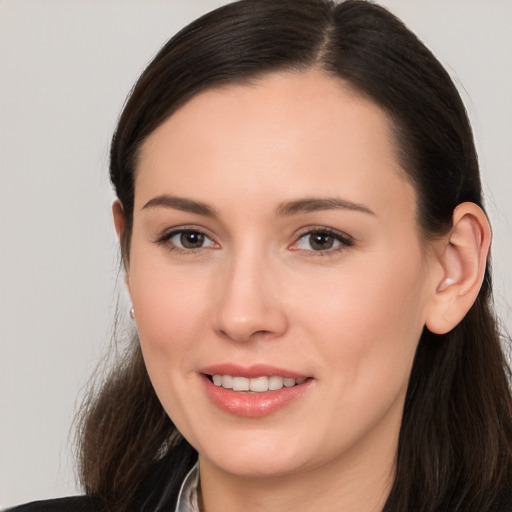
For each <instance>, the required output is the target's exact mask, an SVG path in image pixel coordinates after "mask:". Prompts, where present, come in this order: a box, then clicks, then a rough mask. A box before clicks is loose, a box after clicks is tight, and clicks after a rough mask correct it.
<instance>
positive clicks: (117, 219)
mask: <svg viewBox="0 0 512 512" xmlns="http://www.w3.org/2000/svg"><path fill="white" fill-rule="evenodd" d="M112 216H113V217H114V227H115V230H116V233H117V238H118V239H119V241H121V236H122V234H123V232H124V228H125V224H126V221H125V216H124V209H123V205H122V204H121V201H119V199H116V200H115V201H114V202H113V203H112ZM123 265H124V269H125V279H124V281H125V285H126V290H127V292H128V295H129V296H130V283H129V280H128V261H127V259H126V257H125V255H123ZM130 301H131V297H130Z"/></svg>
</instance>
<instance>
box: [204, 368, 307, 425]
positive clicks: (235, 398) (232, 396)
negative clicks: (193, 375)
mask: <svg viewBox="0 0 512 512" xmlns="http://www.w3.org/2000/svg"><path fill="white" fill-rule="evenodd" d="M211 375H233V376H239V377H246V378H249V379H250V378H256V377H261V376H268V377H270V376H273V375H276V376H280V377H285V378H286V377H289V378H293V379H306V380H305V381H304V382H303V383H301V384H298V385H296V386H293V387H290V388H286V387H283V388H281V389H278V390H275V391H265V392H263V393H252V392H245V391H233V390H232V389H224V388H223V387H221V386H216V385H215V384H213V382H211V380H210V378H209V376H211ZM200 376H201V378H202V382H203V385H204V386H205V390H206V393H207V395H208V396H209V398H210V400H211V401H212V402H213V403H214V404H215V405H217V406H218V407H219V408H221V409H222V410H224V411H226V412H228V413H231V414H234V415H236V416H244V417H249V418H257V417H261V416H266V415H269V414H272V413H273V412H275V411H277V410H279V409H281V408H282V407H284V406H285V405H287V404H289V403H290V402H293V401H295V400H297V399H299V398H300V397H302V395H304V393H305V392H306V391H307V390H308V389H309V388H310V387H311V385H312V384H313V379H311V378H307V376H306V375H301V374H299V373H296V372H293V371H290V370H286V369H284V368H277V367H275V366H268V365H253V366H250V367H241V366H237V365H233V364H221V365H214V366H209V367H205V368H202V369H201V370H200Z"/></svg>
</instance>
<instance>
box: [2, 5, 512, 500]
mask: <svg viewBox="0 0 512 512" xmlns="http://www.w3.org/2000/svg"><path fill="white" fill-rule="evenodd" d="M222 3H225V2H223V1H221V0H218V1H216V0H187V1H174V0H166V1H163V0H102V1H101V2H100V1H92V0H87V1H86V0H3V1H2V0H0V506H7V505H11V504H15V503H19V502H24V501H28V500H33V499H40V498H47V497H54V496H60V495H67V494H71V493H76V492H79V491H78V487H77V485H76V483H75V478H74V473H73V463H72V457H71V442H70V438H72V435H73V432H72V428H71V422H72V418H73V414H74V411H75V408H76V403H77V402H76V400H77V396H79V395H80V392H81V390H82V389H83V386H84V385H85V383H86V382H87V379H88V376H89V375H90V373H91V371H92V370H93V368H94V367H95V365H96V363H97V362H98V360H99V359H100V358H101V357H102V356H103V354H105V351H106V347H107V346H108V344H109V337H110V332H111V328H112V323H113V322H112V318H113V313H114V310H115V304H116V301H117V297H118V295H119V293H120V291H119V289H120V288H122V286H120V285H119V281H122V279H118V271H117V268H118V253H117V246H116V242H115V237H114V232H113V228H112V226H111V221H110V203H111V201H112V198H113V196H112V192H111V191H110V187H109V183H108V178H107V153H108V144H109V138H110V135H111V132H112V130H113V128H114V126H115V121H116V118H117V115H118V113H119V111H120V109H121V107H122V104H123V101H124V98H125V96H126V94H127V92H128V91H129V89H130V87H131V85H132V83H133V82H134V81H135V79H136V78H137V76H138V75H139V73H140V72H141V71H142V69H143V68H144V66H145V64H146V63H147V62H148V61H149V59H150V58H151V57H152V55H154V53H155V52H156V51H157V50H158V48H159V47H160V46H161V44H162V43H163V42H164V41H165V40H167V39H168V38H169V37H170V36H171V35H172V34H173V33H174V32H176V31H177V30H178V29H179V28H181V27H182V26H183V25H184V24H186V23H187V22H189V21H191V20H192V19H194V18H195V17H197V16H198V15H199V14H202V13H203V12H205V11H207V10H209V9H210V8H213V7H215V6H217V5H220V4H222ZM382 3H383V4H384V5H387V6H388V7H390V8H391V9H392V10H393V11H394V12H396V13H397V14H398V15H399V16H401V17H402V18H403V19H404V21H406V23H407V24H409V26H410V27H411V28H412V29H413V30H415V31H416V32H417V33H418V35H419V36H420V37H421V38H422V39H423V40H424V41H425V42H426V43H427V44H428V45H429V46H430V47H431V49H432V50H433V51H434V53H435V54H436V55H437V56H438V57H439V58H440V60H441V62H443V64H445V65H446V66H447V68H448V70H449V72H450V73H451V74H452V76H453V77H454V79H455V81H456V82H457V84H458V85H459V89H460V90H461V93H462V96H463V99H464V101H465V102H466V105H467V108H468V110H469V112H470V116H471V119H472V121H473V127H474V130H475V135H476V141H477V145H478V149H479V152H480V159H481V164H482V171H483V176H484V182H485V192H486V196H487V207H488V211H489V214H490V217H491V220H492V223H493V226H494V233H495V239H494V249H493V251H494V261H495V278H496V302H497V308H498V310H499V311H500V313H501V316H502V318H503V321H504V324H505V325H506V326H507V328H508V330H509V331H510V330H512V313H511V308H510V304H511V303H512V292H511V290H512V272H511V271H510V262H512V228H511V220H512V201H511V198H512V176H511V162H512V154H511V152H512V150H511V147H512V96H511V93H510V91H512V31H511V20H512V1H511V0H488V1H483V0H414V1H410V0H387V1H383V2H382ZM460 84H464V87H462V85H460ZM121 295H122V291H121ZM126 308H127V303H126V300H125V299H123V298H121V309H122V310H123V311H125V309H126ZM125 316H126V315H125ZM70 433H71V434H70Z"/></svg>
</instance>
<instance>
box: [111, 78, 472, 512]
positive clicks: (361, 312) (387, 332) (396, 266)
mask: <svg viewBox="0 0 512 512" xmlns="http://www.w3.org/2000/svg"><path fill="white" fill-rule="evenodd" d="M162 195H169V196H173V197H179V198H185V199H187V200H190V201H195V202H200V203H203V204H205V205H207V206H208V207H209V208H210V209H211V210H212V211H214V212H215V215H214V216H213V215H205V214H204V213H205V212H203V213H201V212H190V211H183V210H182V209H181V207H176V205H174V206H171V205H169V204H167V205H162V204H160V205H155V204H153V205H152V206H150V205H149V206H147V205H148V202H150V201H151V200H154V199H155V198H157V197H161V196H162ZM324 198H329V199H335V200H341V201H345V202H348V203H350V205H352V206H351V207H350V208H346V207H336V208H333V207H332V204H331V207H329V205H327V206H326V205H323V207H322V208H320V209H316V210H314V211H287V212H283V205H284V204H288V203H290V202H294V201H301V200H304V199H324ZM153 203H154V202H153ZM353 205H357V206H358V208H354V207H353ZM345 206H346V205H345ZM114 215H115V219H116V226H117V229H118V232H120V231H122V227H123V218H122V209H121V208H120V205H119V204H117V207H114ZM460 217H461V218H467V217H468V216H467V215H466V213H465V212H460ZM416 219H417V211H416V196H415V191H414V188H413V187H412V186H411V184H410V183H409V182H408V181H407V179H406V178H404V173H403V171H402V170H401V169H400V167H399V164H398V162H397V157H396V154H395V151H394V145H393V138H392V135H391V129H390V125H389V122H388V119H387V117H386V115H385V114H384V113H383V111H382V110H381V109H380V108H378V107H377V106H375V105H374V104H373V103H371V102H369V101H367V100H365V99H362V98H361V97H359V96H358V95H356V94H354V93H353V92H352V91H351V90H350V89H348V88H347V87H346V86H345V85H344V84H343V83H341V82H340V81H337V80H335V79H333V78H328V77H326V76H325V75H323V74H322V73H321V72H319V71H310V72H307V73H300V74H291V73H287V74H271V75H268V76H265V77H263V78H262V79H260V80H259V81H258V82H256V83H253V84H251V85H234V86H228V87H223V88H219V89H213V90H208V91H205V92H202V93H201V94H199V95H197V96H195V97H194V98H192V99H191V100H190V101H189V102H188V103H187V104H186V105H185V106H183V107H182V108H181V109H180V110H178V112H176V113H175V114H174V115H172V116H171V117H170V118H169V119H168V120H166V121H165V122H164V123H163V124H162V125H161V126H160V127H159V128H157V129H156V130H155V131H154V132H153V133H152V134H151V135H150V136H149V138H148V139H147V140H146V142H145V143H144V145H143V147H142V152H141V154H140V158H139V161H138V168H137V176H136V182H135V208H134V223H133V233H132V241H131V248H130V255H129V265H128V268H127V286H128V289H129V292H130V294H131V298H132V301H133V307H134V310H135V321H136V324H137V329H138V332H139V336H140V342H141V347H142V350H143V354H144V358H145V361H146V365H147V369H148V373H149V375H150V378H151V380H152V382H153V385H154V387H155V390H156V392H157V394H158V397H159V399H160V400H161V402H162V404H163V406H164V408H165V410H166V411H167V413H168V414H169V415H170V417H171V418H172V419H173V421H174V422H175V424H176V426H177V427H178V428H179V430H180V431H181V432H182V433H183V435H184V436H185V437H186V439H187V440H188V441H189V442H190V443H191V444H192V445H193V446H194V447H195V448H196V449H197V450H198V452H199V454H200V471H201V501H202V507H203V509H204V510H206V511H208V512H211V511H219V510H223V511H231V510H233V511H235V510H245V511H252V510H280V511H285V510H290V511H291V510H294V511H309V510H311V511H312V510H324V511H329V510H333V511H334V510H337V511H339V510H350V511H377V510H381V508H382V506H383V504H384V502H385V499H386V496H387V494H388V492H389V489H390V485H391V483H392V479H393V474H394V457H395V454H396V449H397V439H398V432H399V428H400V421H401V417H402V410H403V404H404V397H405V393H406V389H407V383H408V379H409V375H410V371H411V366H412V362H413V357H414V353H415V350H416V347H417V344H418V340H419V337H420V335H421V332H422V330H423V328H424V326H425V324H426V323H428V322H430V321H433V318H435V314H434V313H433V311H434V309H435V308H436V307H437V308H438V309H437V310H435V311H438V310H439V311H440V306H439V304H440V303H442V304H447V303H449V302H450V301H449V300H448V299H446V300H445V301H444V302H442V301H440V300H439V294H440V290H441V291H442V292H444V289H442V288H441V287H440V285H439V283H440V282H442V280H443V279H444V278H446V274H447V272H448V270H449V266H446V265H443V262H442V258H441V256H440V254H444V253H443V252H442V251H440V250H437V251H436V250H435V247H434V246H433V247H432V248H426V246H425V242H424V241H422V238H421V236H420V232H419V228H418V224H417V221H416ZM183 228H187V229H192V230H195V231H197V232H200V233H204V234H205V235H206V238H205V245H204V246H203V247H200V248H192V249H184V248H183V247H180V246H179V243H180V236H179V232H178V231H179V229H183ZM311 228H314V229H315V231H317V232H325V230H326V229H328V230H330V231H334V232H335V233H336V235H334V238H333V239H332V240H333V245H332V248H329V240H331V239H327V243H326V244H325V247H326V248H325V249H322V248H321V250H318V247H317V246H315V247H313V246H312V245H311V237H310V235H308V233H309V232H310V231H311ZM469 231H471V229H469ZM177 232H178V233H177ZM472 232H473V235H474V230H473V231H472ZM169 233H173V234H174V235H176V236H173V237H172V238H170V237H169ZM327 234H331V233H330V232H329V233H327ZM338 234H339V236H340V238H339V239H337V238H336V237H338ZM166 235H167V239H166V240H164V238H165V236H166ZM475 236H476V238H478V233H477V235H475ZM347 240H348V241H349V242H348V243H346V241H347ZM315 248H316V250H315ZM431 249H432V250H431ZM450 261H457V258H456V257H453V258H451V259H450ZM449 284H450V286H448V288H450V287H453V283H452V281H449ZM439 314H441V313H439ZM438 316H439V315H438ZM452 316H454V318H455V315H452ZM439 321H440V322H441V323H442V321H444V320H439ZM454 321H456V320H454ZM443 329H444V327H443ZM220 363H236V364H239V365H242V366H248V365H251V364H256V363H261V364H271V365H275V366H279V367H282V368H287V369H289V370H292V371H295V372H298V373H300V374H303V375H307V376H309V377H311V382H310V385H309V387H308V389H307V391H306V392H305V393H304V395H303V396H301V397H300V398H299V399H297V400H295V401H293V402H292V403H290V404H287V405H286V406H285V407H283V408H281V409H279V410H278V411H276V412H274V413H272V414H270V415H268V416H263V417H260V418H246V417H240V416H236V415H233V414H230V413H228V412H226V411H223V410H221V409H219V408H218V407H217V406H216V405H215V404H213V403H212V402H211V400H210V399H209V398H208V396H207V394H206V393H205V391H204V386H203V382H202V381H201V378H200V376H199V373H198V372H199V371H200V369H201V368H204V367H205V366H209V365H212V364H220Z"/></svg>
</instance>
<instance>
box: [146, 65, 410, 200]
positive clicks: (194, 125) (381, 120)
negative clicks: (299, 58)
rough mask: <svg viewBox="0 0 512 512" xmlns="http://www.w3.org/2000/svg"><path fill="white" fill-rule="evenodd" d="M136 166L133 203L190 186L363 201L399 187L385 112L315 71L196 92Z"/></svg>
mask: <svg viewBox="0 0 512 512" xmlns="http://www.w3.org/2000/svg"><path fill="white" fill-rule="evenodd" d="M138 164H139V165H138V169H137V178H136V202H138V201H139V202H140V201H143V200H144V199H148V196H151V195H157V194H159V193H162V192H165V193H181V189H187V187H190V186H194V191H195V193H198V194H203V195H208V194H207V191H206V190H202V187H203V184H210V185H213V184H214V185H215V187H216V189H219V191H220V190H221V189H222V187H225V189H226V190H227V189H229V188H233V189H236V190H237V191H238V192H237V193H238V195H240V196H245V197H246V199H250V198H252V197H254V198H259V200H261V198H262V196H263V197H265V198H268V199H270V198H274V199H275V200H276V201H277V200H278V199H279V195H281V196H282V195H283V194H285V195H286V194H288V195H290V194H293V195H296V196H310V195H312V194H313V195H332V194H333V192H335V193H336V194H337V193H339V194H342V195H347V194H348V195H350V196H351V199H352V200H353V201H356V202H362V200H363V199H364V200H365V201H368V200H372V195H375V194H377V195H378V193H380V192H381V191H382V190H381V188H382V187H383V186H384V187H385V186H386V184H388V185H389V184H390V181H389V180H390V179H391V178H392V179H394V180H399V181H400V182H402V184H403V182H404V181H405V180H404V179H403V171H402V170H401V168H400V166H399V163H398V160H397V157H396V151H395V144H394V138H393V129H392V126H391V123H390V120H389V118H388V116H387V115H386V114H385V113H384V112H383V110H382V109H380V108H379V107H378V106H377V105H375V104H374V103H372V102H370V101H368V100H367V99H365V98H363V97H361V96H360V95H358V94H356V93H355V92H354V91H353V90H352V89H350V88H349V87H348V86H347V85H346V84H345V83H344V82H342V81H341V80H338V79H335V78H331V77H327V76H326V75H325V74H324V73H322V72H320V71H316V70H314V71H309V72H307V73H275V74H270V75H266V76H264V77H262V78H260V79H258V80H257V81H254V82H252V83H250V84H244V85H229V86H223V87H219V88H215V89H210V90H206V91H204V92H202V93H200V94H198V95H196V96H195V97H193V98H192V99H191V100H190V101H188V102H187V103H186V104H185V105H184V106H182V107H181V108H180V109H179V110H178V111H177V112H176V113H174V114H173V115H172V116H171V117H169V118H168V119H167V120H166V121H165V122H164V123H163V124H162V125H161V126H159V127H158V128H157V129H156V130H155V131H154V132H153V133H152V134H151V135H150V136H149V137H148V139H147V140H146V141H145V143H144V144H143V146H142V150H141V152H140V156H139V161H138ZM162 187H164V188H168V189H169V190H159V188H160V189H161V188H162ZM171 189H172V190H171ZM186 192H187V193H188V192H189V191H188V189H187V190H186ZM389 192H391V193H392V192H393V190H392V187H391V188H389ZM395 192H396V191H395ZM137 196H138V197H137ZM141 196H144V197H141ZM202 199H206V198H205V197H203V198H202ZM219 199H220V195H219ZM381 199H383V198H381ZM388 200H389V198H388Z"/></svg>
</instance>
